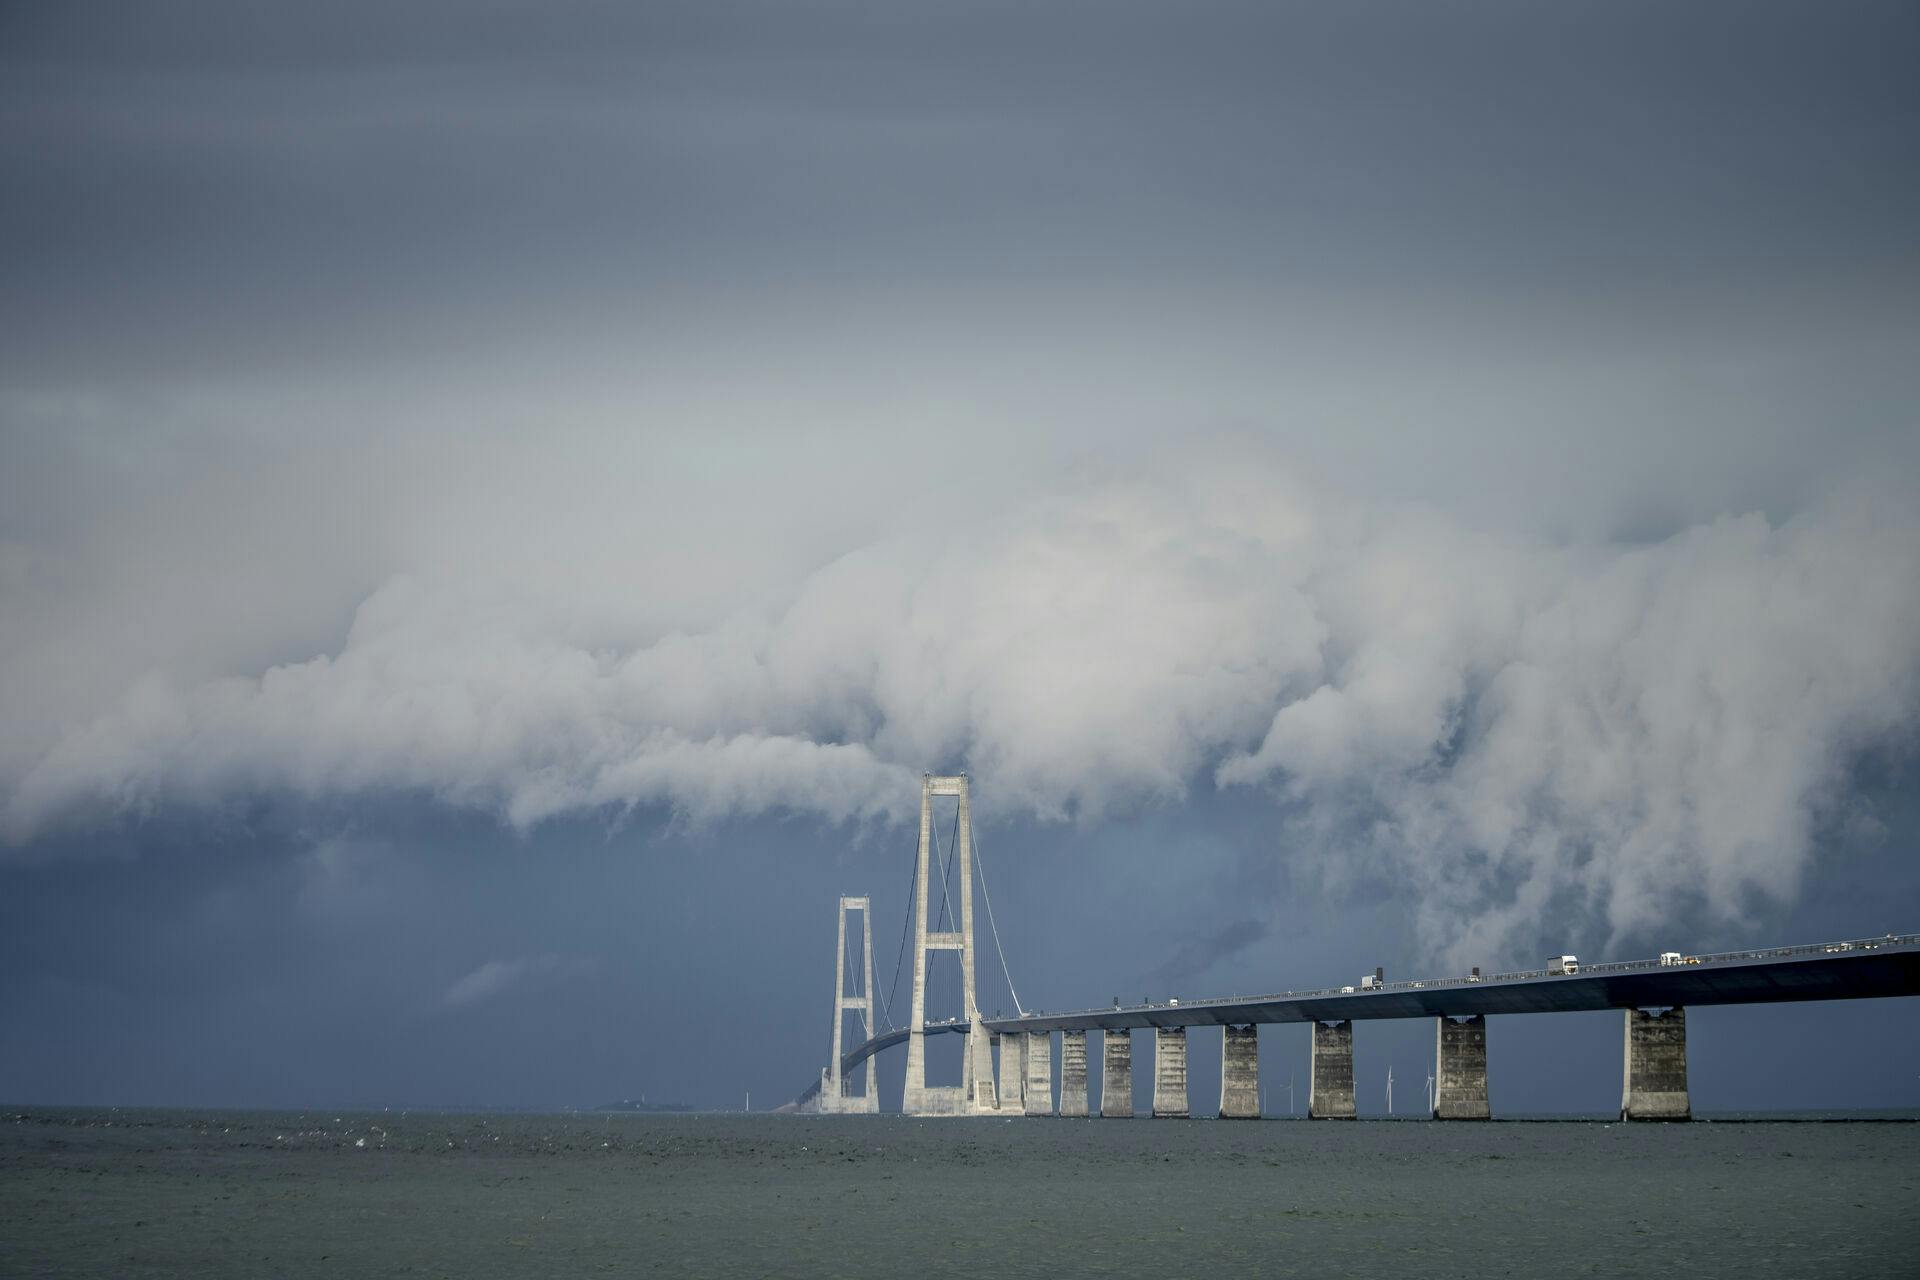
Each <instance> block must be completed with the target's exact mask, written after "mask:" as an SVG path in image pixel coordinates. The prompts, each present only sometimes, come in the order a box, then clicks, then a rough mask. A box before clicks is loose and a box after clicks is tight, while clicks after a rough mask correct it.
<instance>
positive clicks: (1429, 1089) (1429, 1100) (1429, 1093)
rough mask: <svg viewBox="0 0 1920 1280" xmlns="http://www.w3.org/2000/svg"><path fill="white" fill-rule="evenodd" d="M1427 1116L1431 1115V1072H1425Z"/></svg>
mask: <svg viewBox="0 0 1920 1280" xmlns="http://www.w3.org/2000/svg"><path fill="white" fill-rule="evenodd" d="M1427 1114H1428V1115H1432V1114H1433V1072H1431V1071H1429V1072H1427Z"/></svg>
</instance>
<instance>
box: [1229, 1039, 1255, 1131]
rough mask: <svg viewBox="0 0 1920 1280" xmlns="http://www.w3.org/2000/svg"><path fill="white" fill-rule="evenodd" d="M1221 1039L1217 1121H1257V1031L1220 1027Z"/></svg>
mask: <svg viewBox="0 0 1920 1280" xmlns="http://www.w3.org/2000/svg"><path fill="white" fill-rule="evenodd" d="M1220 1030H1221V1039H1220V1118H1221V1119H1222V1120H1258V1119H1259V1118H1260V1029H1259V1028H1258V1027H1252V1026H1247V1027H1222V1028H1221V1029H1220Z"/></svg>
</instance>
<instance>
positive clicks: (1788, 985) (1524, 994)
mask: <svg viewBox="0 0 1920 1280" xmlns="http://www.w3.org/2000/svg"><path fill="white" fill-rule="evenodd" d="M1356 988H1357V984H1356V987H1336V988H1330V989H1327V990H1321V991H1304V992H1293V991H1289V992H1283V993H1281V994H1279V995H1265V996H1225V997H1221V998H1217V999H1211V1000H1181V1001H1180V1002H1179V1003H1178V1004H1175V1003H1173V1002H1171V1001H1169V1002H1166V1003H1153V1004H1134V1005H1114V1006H1112V1007H1110V1008H1104V1009H1076V1010H1072V1011H1070V1012H1065V1013H1039V1012H1036V1013H1030V1014H1025V1015H1022V1016H1020V1017H1014V1018H984V1019H982V1020H981V1021H982V1025H983V1026H984V1027H985V1028H986V1029H987V1030H988V1031H991V1032H998V1033H1006V1032H1013V1031H1033V1032H1052V1031H1121V1030H1131V1029H1133V1028H1138V1027H1208V1026H1247V1025H1250V1024H1253V1023H1261V1022H1342V1021H1347V1020H1352V1021H1363V1020H1367V1019H1375V1018H1436V1017H1453V1018H1465V1017H1471V1016H1474V1015H1476V1014H1500V1013H1578V1012H1582V1011H1592V1010H1596V1009H1658V1008H1670V1007H1671V1008H1698V1007H1700V1006H1702V1005H1714V1004H1770V1003H1778V1002H1782V1001H1791V1000H1855V999H1869V998H1873V997H1876V996H1910V995H1920V934H1904V935H1899V936H1896V935H1893V934H1888V935H1887V936H1886V937H1884V938H1866V939H1862V940H1858V941H1853V942H1829V943H1819V944H1815V945H1812V946H1801V947H1776V948H1770V949H1767V950H1764V951H1737V952H1728V953H1725V954H1720V955H1701V956H1687V957H1685V958H1684V959H1683V960H1682V962H1681V963H1679V964H1661V963H1660V962H1659V961H1658V960H1640V961H1628V962H1624V963H1617V964H1598V965H1591V966H1584V967H1582V968H1581V969H1580V971H1579V972H1578V973H1576V974H1550V973H1548V972H1547V971H1546V970H1544V969H1536V970H1529V971H1525V972H1520V973H1498V974H1492V975H1489V976H1486V977H1483V978H1477V979H1476V978H1430V979H1422V980H1420V981H1413V982H1389V983H1386V984H1384V985H1383V986H1380V987H1377V988H1374V989H1370V990H1364V991H1363V990H1358V989H1356ZM926 1031H927V1032H928V1034H933V1033H936V1032H959V1033H962V1034H964V1033H965V1032H966V1031H967V1025H966V1024H965V1023H964V1022H961V1021H959V1020H957V1019H956V1020H949V1021H943V1022H928V1023H927V1024H926ZM906 1038H907V1031H906V1029H905V1028H904V1027H902V1028H898V1029H896V1030H892V1031H887V1032H883V1033H882V1034H880V1035H877V1036H875V1037H873V1038H872V1039H871V1040H868V1041H867V1042H866V1043H865V1044H862V1045H861V1046H859V1047H858V1048H856V1049H854V1050H853V1051H852V1052H850V1053H848V1054H846V1055H845V1056H844V1057H843V1058H842V1065H841V1070H842V1072H843V1074H846V1075H851V1073H852V1069H853V1067H854V1066H855V1065H857V1064H858V1063H860V1062H863V1061H865V1060H866V1059H867V1058H869V1057H872V1056H873V1055H874V1054H876V1053H878V1052H880V1051H881V1050H882V1049H886V1048H889V1047H891V1046H893V1045H896V1044H899V1043H901V1042H902V1041H904V1040H905V1039H906Z"/></svg>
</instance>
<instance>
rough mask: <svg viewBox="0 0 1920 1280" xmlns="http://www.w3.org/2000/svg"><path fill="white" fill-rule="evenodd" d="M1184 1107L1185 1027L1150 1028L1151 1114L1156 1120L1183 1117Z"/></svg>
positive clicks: (1185, 1100) (1185, 1090) (1185, 1088)
mask: <svg viewBox="0 0 1920 1280" xmlns="http://www.w3.org/2000/svg"><path fill="white" fill-rule="evenodd" d="M1188 1114H1189V1112H1188V1109H1187V1029H1186V1028H1185V1027H1155V1028H1154V1029H1153V1115H1154V1118H1155V1119H1156V1120H1160V1119H1165V1120H1185V1119H1186V1118H1187V1116H1188Z"/></svg>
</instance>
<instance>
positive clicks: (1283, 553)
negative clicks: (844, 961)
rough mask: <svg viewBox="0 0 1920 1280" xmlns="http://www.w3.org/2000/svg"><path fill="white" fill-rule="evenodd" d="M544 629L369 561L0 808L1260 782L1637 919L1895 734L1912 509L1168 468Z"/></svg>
mask: <svg viewBox="0 0 1920 1280" xmlns="http://www.w3.org/2000/svg"><path fill="white" fill-rule="evenodd" d="M634 589H635V590H636V591H644V590H645V589H646V584H645V583H644V582H636V583H635V584H634ZM574 622H575V620H574V619H573V618H572V617H569V616H565V615H564V614H562V613H557V612H556V611H555V609H554V606H553V605H552V603H551V600H550V599H547V600H542V601H540V602H539V603H535V602H534V601H532V600H531V599H525V600H523V599H519V598H516V597H515V596H513V595H512V594H511V593H509V592H506V591H504V590H503V591H501V592H497V593H491V594H489V593H485V592H482V591H480V590H479V589H477V588H476V587H475V585H474V583H473V581H472V580H471V579H463V580H462V581H461V582H459V583H455V582H451V581H435V580H428V579H425V578H422V577H418V576H396V577H394V578H392V579H391V580H389V581H388V582H386V583H385V585H383V586H381V587H380V588H379V589H378V590H377V591H375V592H373V593H372V594H371V595H370V596H369V597H368V598H366V599H365V600H364V601H363V602H362V603H361V604H360V606H359V608H358V611H357V614H356V616H355V618H354V621H353V625H352V628H351V630H350V632H349V634H348V635H347V638H346V640H345V642H344V643H343V644H342V645H341V646H340V648H339V650H338V652H336V653H332V654H327V655H323V656H319V657H315V658H313V659H311V660H310V661H306V662H300V663H294V664H289V665H282V666H276V667H273V668H271V669H269V670H266V671H264V672H260V673H259V674H255V675H236V676H232V677H229V678H224V679H217V680H211V681H201V682H186V681H181V680H177V679H174V678H172V677H170V676H169V675H168V674H167V673H166V672H164V671H154V672H152V673H150V674H148V675H147V676H146V677H145V678H143V679H141V680H140V681H138V682H137V683H135V684H134V685H133V687H131V688H130V689H128V690H127V692H126V694H125V697H124V698H123V699H121V700H120V703H119V705H118V706H117V708H116V709H115V710H113V711H112V712H111V713H110V714H107V715H105V716H101V717H99V718H97V719H95V720H93V721H92V722H91V723H88V724H85V725H84V726H82V727H79V728H77V729H75V730H74V731H72V732H70V733H68V734H66V735H65V736H64V737H63V738H62V739H61V740H60V741H59V742H58V743H57V744H56V745H54V746H53V747H52V748H51V749H50V750H48V751H46V752H45V753H44V755H42V756H41V757H40V758H39V759H38V760H37V762H36V763H34V764H33V765H32V766H31V767H30V768H29V769H28V770H27V771H25V772H24V773H22V774H20V775H19V776H16V777H13V778H8V779H4V780H0V781H4V783H5V786H6V790H7V793H8V794H7V800H6V810H5V813H6V831H7V834H8V837H9V839H10V840H11V841H12V842H13V843H15V844H16V845H19V844H23V843H29V842H31V841H33V840H34V839H35V838H36V837H37V836H39V835H41V834H43V833H44V832H46V831H47V830H48V829H49V828H50V827H52V826H54V825H56V824H60V823H64V822H69V821H73V820H75V819H77V818H78V817H80V816H82V815H91V816H97V815H99V814H100V813H101V812H103V811H105V812H109V813H115V814H131V815H138V814H140V813H142V812H145V811H147V810H150V809H154V808H156V807H160V806H173V805H196V804H213V803H218V802H220V801H221V800H223V799H225V798H228V797H231V796H233V795H236V794H245V793H252V792H291V793H295V794H298V795H303V796H314V797H333V796H341V795H353V794H362V793H370V792H377V791H384V790H396V791H405V792H424V793H428V794H431V795H433V796H436V797H438V798H440V799H442V800H443V801H445V802H446V803H448V804H452V805H457V806H462V807H467V808H474V809H480V810H484V811H487V812H491V813H495V814H497V815H498V816H499V817H500V818H501V819H502V820H503V821H506V822H509V823H511V824H514V825H515V826H518V827H521V828H528V827H531V826H533V825H535V824H538V823H539V822H541V821H542V820H544V819H547V818H550V817H553V816H556V815H561V814H571V813H580V812H587V811H603V810H616V811H617V810H619V809H622V808H626V807H633V806H649V807H652V806H659V807H666V808H671V809H672V810H674V811H675V812H676V813H678V814H679V815H681V816H683V817H684V818H685V819H687V820H690V821H695V822H710V821H717V820H721V819H725V818H728V817H734V816H741V815H751V814H756V813H761V812H767V811H787V812H794V813H799V814H805V815H812V816H816V817H818V818H821V819H825V820H827V821H831V822H836V823H841V822H846V823H861V824H864V823H885V822H891V821H896V820H900V819H903V818H905V817H907V816H909V815H910V813H911V811H912V809H913V807H914V805H915V804H916V802H917V788H916V787H915V785H914V783H915V780H916V778H917V776H918V775H919V773H920V772H921V771H922V770H923V769H948V768H967V769H969V770H970V771H971V772H972V773H973V774H974V775H975V777H976V780H977V786H978V787H979V789H980V792H981V794H982V797H983V799H985V798H987V797H990V798H991V805H992V807H993V808H994V809H995V810H998V811H999V812H1001V813H1002V814H1006V813H1009V812H1024V813H1028V814H1031V815H1034V816H1037V817H1039V818H1041V819H1047V820H1060V819H1069V820H1081V821H1098V820H1100V819H1101V818H1102V817H1105V816H1110V815H1112V814H1115V813H1118V812H1124V811H1126V810H1128V809H1131V808H1137V807H1138V806H1140V805H1142V804H1152V803H1161V802H1177V801H1179V800H1181V799H1183V798H1185V797H1187V796H1188V795H1189V794H1190V793H1191V792H1192V790H1193V789H1194V788H1196V787H1215V786H1218V787H1227V788H1257V789H1260V790H1262V791H1263V792H1266V793H1270V794H1271V795H1272V796H1273V797H1274V799H1275V802H1276V827H1275V838H1274V842H1273V851H1274V856H1275V857H1276V858H1279V857H1282V856H1286V857H1290V858H1294V859H1296V860H1297V861H1298V862H1299V863H1300V864H1301V865H1303V866H1308V867H1310V868H1314V869H1317V870H1318V871H1319V873H1320V874H1322V875H1323V876H1324V877H1325V879H1326V881H1327V882H1328V883H1329V884H1332V885H1335V886H1337V885H1339V884H1340V883H1342V882H1343V881H1345V880H1347V879H1349V878H1351V877H1355V876H1360V875H1369V876H1370V875H1377V874H1384V875H1389V876H1391V877H1393V878H1394V880H1395V881H1396V882H1397V883H1404V884H1405V885H1406V886H1407V887H1408V888H1409V890H1410V891H1411V892H1413V893H1414V894H1415V895H1416V898H1415V900H1416V901H1417V902H1418V904H1419V906H1418V919H1419V922H1420V928H1421V932H1422V936H1423V939H1424V941H1425V942H1426V944H1427V945H1428V946H1429V948H1431V949H1434V950H1442V951H1448V952H1454V953H1458V954H1470V955H1472V956H1475V957H1493V956H1497V955H1501V954H1504V953H1505V951H1506V950H1507V949H1508V948H1509V947H1510V946H1511V945H1513V944H1514V942H1515V940H1517V939H1523V938H1524V939H1528V940H1529V941H1530V938H1531V935H1530V932H1529V930H1530V929H1531V928H1533V927H1534V926H1536V925H1537V924H1538V923H1539V921H1540V920H1542V919H1543V918H1544V917H1545V916H1547V915H1548V914H1549V913H1552V914H1554V915H1564V914H1565V913H1566V912H1568V911H1574V912H1583V913H1586V914H1587V915H1588V916H1589V917H1590V918H1597V919H1599V920H1601V921H1603V922H1604V924H1605V926H1606V927H1607V928H1608V929H1609V930H1610V931H1611V932H1612V934H1613V935H1614V938H1615V939H1624V938H1629V937H1636V936H1645V935H1648V934H1649V931H1651V930H1655V929H1657V927H1658V926H1659V924H1660V923H1661V922H1662V920H1663V919H1665V918H1669V917H1670V916H1671V915H1672V914H1673V913H1674V912H1675V911H1677V910H1679V909H1682V908H1685V909H1689V910H1691V909H1697V908H1705V909H1706V910H1707V912H1708V913H1709V914H1711V915H1714V916H1716V917H1719V918H1725V919H1738V918H1741V916H1742V914H1743V913H1744V912H1746V911H1748V910H1750V908H1751V907H1752V905H1753V904H1754V903H1755V902H1756V901H1767V900H1772V901H1787V900H1790V899H1791V898H1792V896H1793V895H1794V894H1795V892H1796V890H1797V887H1798V885H1799V883H1800V881H1801V878H1802V877H1803V876H1804V875H1805V874H1806V872H1807V869H1808V867H1809V866H1810V865H1811V862H1812V860H1813V858H1814V857H1815V849H1816V840H1815V835H1816V832H1817V830H1818V829H1819V828H1820V826H1821V824H1822V823H1824V822H1826V821H1828V820H1830V819H1844V818H1845V817H1847V816H1848V814H1849V811H1850V808H1851V806H1853V805H1854V804H1855V803H1856V798H1855V797H1854V796H1853V795H1852V794H1851V791H1850V788H1849V783H1848V770H1849V766H1850V764H1851V762H1853V761H1854V760H1855V759H1856V758H1857V756H1858V753H1860V752H1862V751H1866V750H1876V749H1882V748H1887V747H1893V748H1895V749H1900V748H1903V747H1904V746H1906V745H1907V744H1910V743H1911V742H1912V740H1913V727H1914V724H1915V711H1916V707H1917V706H1920V519H1916V517H1915V515H1914V514H1913V512H1912V511H1911V509H1910V505H1909V504H1907V503H1905V502H1902V501H1900V500H1899V499H1898V497H1897V496H1896V495H1892V494H1889V493H1887V492H1883V491H1864V490H1863V491H1854V492H1852V493H1850V494H1848V495H1846V496H1844V497H1835V498H1833V499H1831V500H1829V501H1827V502H1825V503H1823V504H1822V505H1820V506H1818V507H1816V508H1813V509H1809V510H1807V511H1804V512H1802V513H1801V514H1799V515H1797V516H1795V517H1794V518H1792V519H1788V520H1785V521H1780V522H1773V521H1769V520H1768V519H1766V518H1764V517H1762V516H1759V515H1752V514H1749V515H1734V516H1727V517H1724V518H1721V519H1717V520H1714V521H1712V522H1709V523H1705V524H1700V525H1697V526H1694V527H1692V528H1688V529H1685V530H1684V531H1682V532H1680V533H1677V534H1675V535H1674V536H1672V537H1669V538H1667V539H1665V540H1664V541H1661V542H1658V543H1654V544H1649V545H1635V546H1622V545H1611V544H1609V545H1593V546H1577V547H1567V546H1559V545H1548V544H1544V543H1539V542H1533V541H1528V540H1526V539H1523V538H1518V537H1514V536H1504V535H1499V536H1497V535H1492V534H1488V533H1484V532H1477V531H1475V530H1473V529H1471V528H1468V527H1466V526H1465V525H1463V524H1462V523H1461V522H1459V521H1458V520H1456V519H1453V518H1450V517H1447V516H1445V515H1442V514H1440V513H1438V512H1434V511H1429V510H1425V509H1412V508H1384V507H1381V506H1378V505H1370V504H1364V503H1360V502H1354V501H1348V500H1345V499H1342V498H1338V497H1335V496H1330V495H1328V494H1325V493H1320V492H1313V491H1309V490H1307V489H1304V488H1302V487H1300V486H1298V485H1296V484H1294V483H1293V482H1292V481H1290V480H1289V478H1288V477H1287V476H1285V475H1283V474H1279V473H1276V472H1273V471H1270V470H1266V469H1262V468H1259V467H1238V468H1231V469H1226V468H1219V469H1216V468H1207V467H1200V468H1196V469H1195V470H1193V471H1191V472H1188V473H1186V474H1181V475H1167V476H1163V477H1160V478H1156V479H1153V480H1150V481H1139V482H1131V483H1128V482H1107V483H1102V484H1092V485H1086V486H1082V487H1079V488H1075V489H1073V490H1071V491H1068V492H1064V493H1059V494H1056V495H1054V496H1052V497H1049V498H1046V499H1043V500H1038V501H1034V502H1031V503H1029V504H1028V505H1026V506H1025V507H1023V508H1022V509H1020V510H1018V511H1017V512H1014V513H1013V514H1011V515H1008V516H1004V517H1002V518H1000V519H998V520H996V521H995V522H993V523H991V524H981V525H979V526H976V527H972V528H962V529H958V530H955V531H952V532H951V533H948V534H945V535H943V536H940V537H926V538H919V539H900V540H891V541H886V542H882V543H878V544H875V545H872V546H869V547H866V548H863V549H861V550H858V551H856V552H853V553H852V554H849V555H846V556H844V557H842V558H841V559H839V560H837V561H835V562H834V563H832V564H829V565H827V566H825V567H824V568H821V569H820V570H818V571H817V572H815V573H814V574H812V575H811V577H809V578H808V579H807V580H806V581H805V582H804V584H802V585H801V586H800V587H799V589H798V590H797V592H796V593H795V595H794V596H793V598H792V599H791V600H790V601H789V602H787V603H785V604H784V605H782V606H781V607H780V608H777V609H760V610H747V611H742V612H739V613H736V614H735V615H733V616H731V617H730V618H728V619H727V620H726V621H724V622H723V623H721V624H719V625H716V626H714V627H711V628H708V629H705V630H702V631H698V632H676V633H672V634H667V635H662V636H658V637H654V638H651V639H650V640H648V641H647V642H645V643H636V644H633V645H631V646H628V647H624V648H601V647H589V646H588V645H586V644H584V643H582V642H581V641H580V640H578V639H577V638H576V637H577V634H578V628H576V627H575V626H574ZM463 981H464V980H463ZM453 999H454V996H453V993H451V992H450V993H449V1000H453ZM455 1003H458V1001H455Z"/></svg>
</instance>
